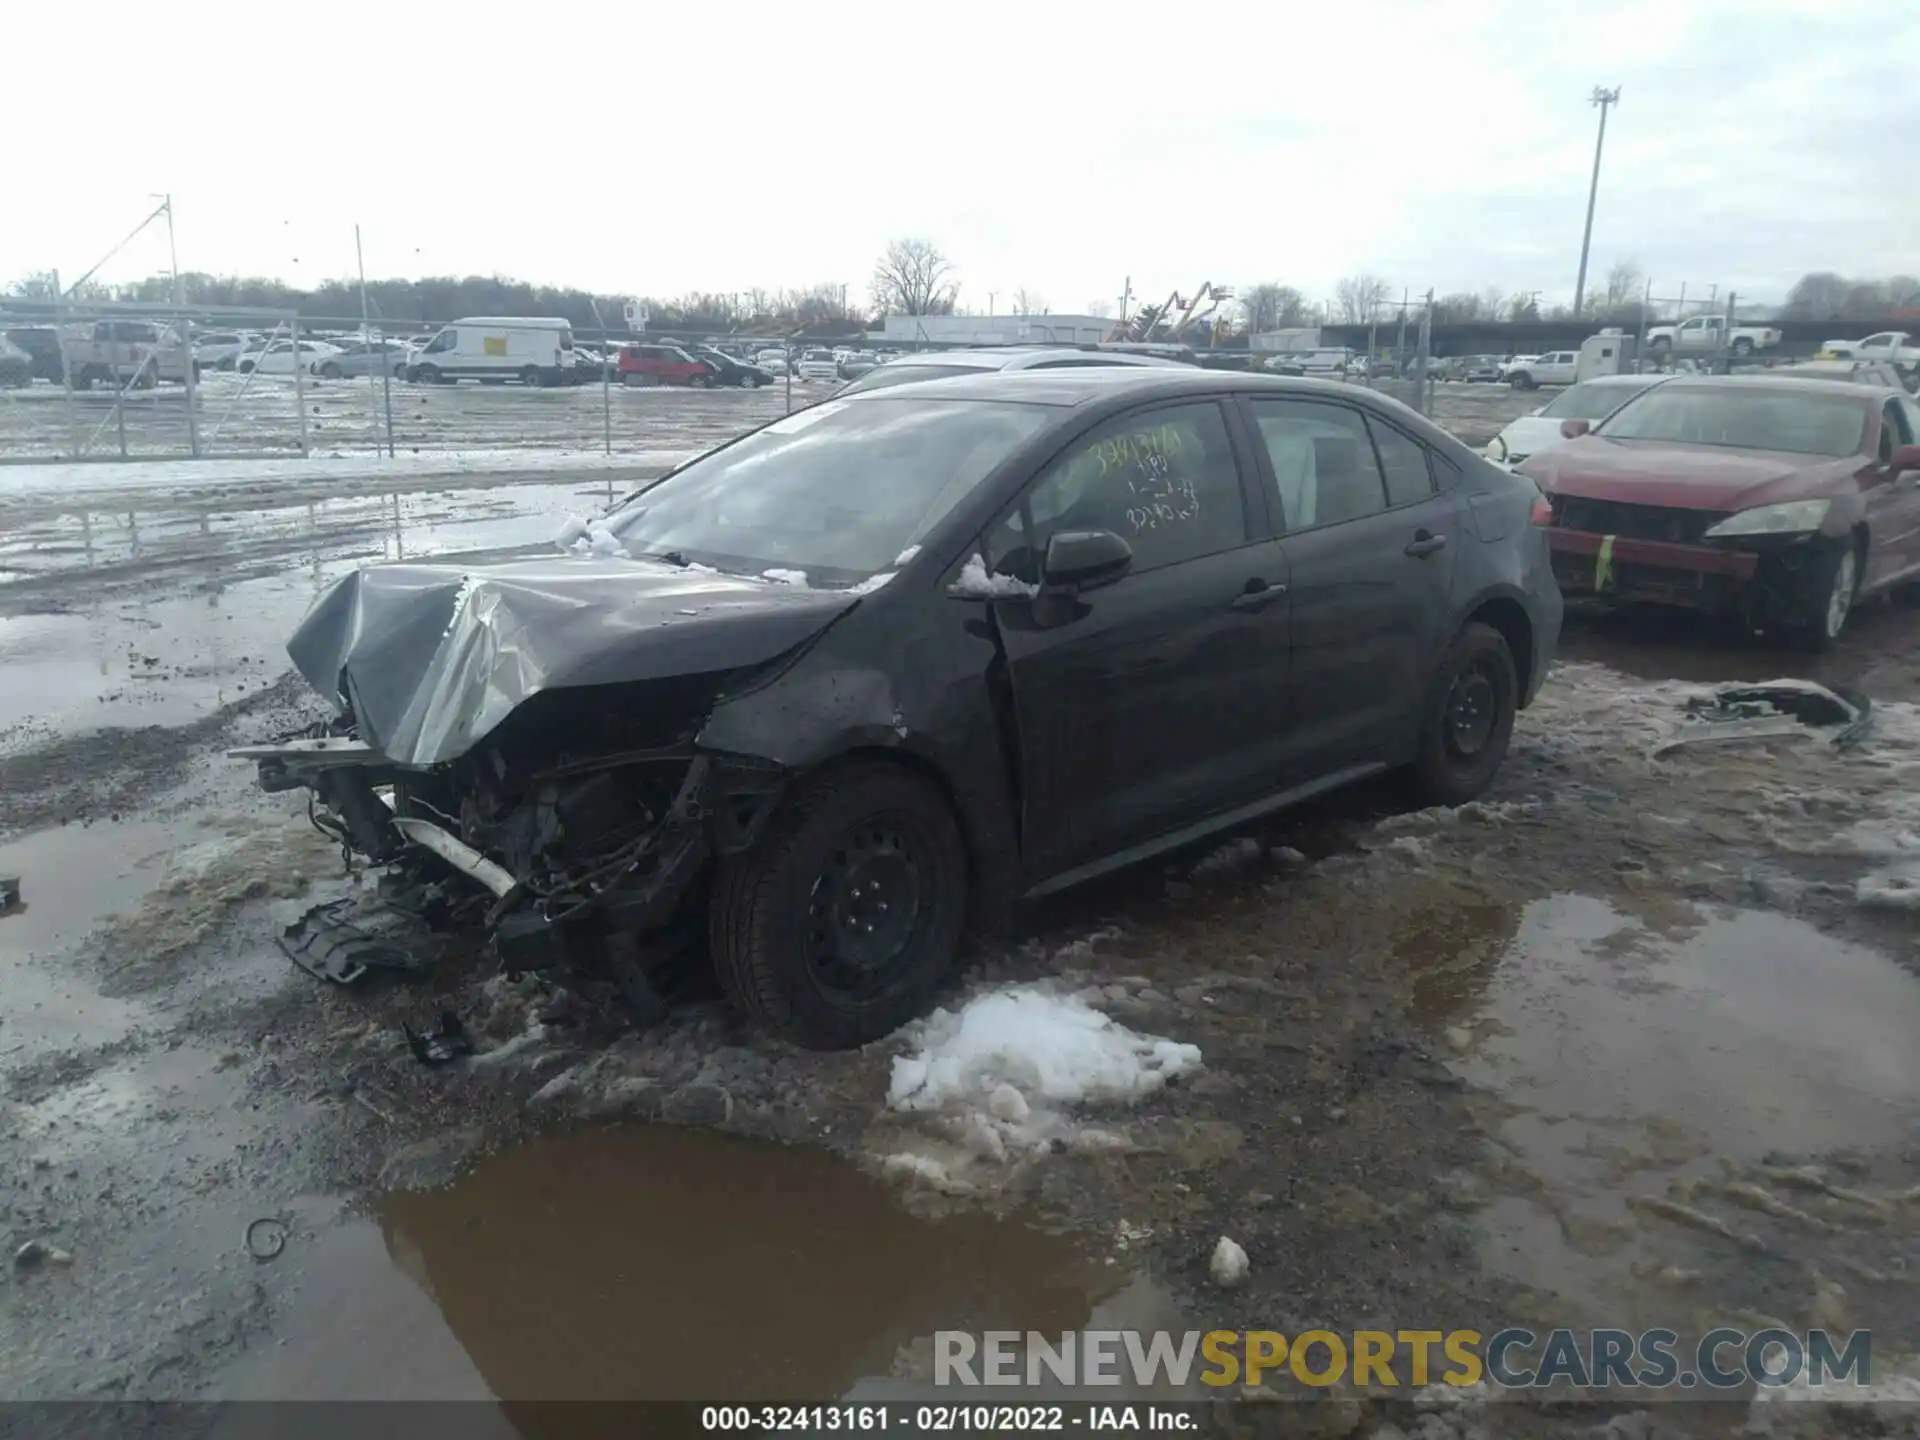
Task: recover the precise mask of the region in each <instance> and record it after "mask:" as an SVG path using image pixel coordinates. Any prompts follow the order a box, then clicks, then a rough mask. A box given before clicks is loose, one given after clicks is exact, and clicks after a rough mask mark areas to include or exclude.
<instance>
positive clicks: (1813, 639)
mask: <svg viewBox="0 0 1920 1440" xmlns="http://www.w3.org/2000/svg"><path fill="white" fill-rule="evenodd" d="M1562 433H1564V434H1566V435H1567V436H1569V439H1570V443H1568V444H1565V445H1559V446H1555V447H1554V448H1552V449H1550V450H1546V451H1543V452H1541V453H1540V454H1538V455H1535V456H1534V457H1533V458H1532V459H1530V460H1528V461H1527V462H1526V463H1525V464H1523V465H1521V466H1520V467H1519V469H1520V473H1521V474H1523V475H1526V476H1528V477H1530V478H1531V479H1532V480H1533V481H1534V482H1535V483H1536V484H1538V485H1539V487H1540V488H1541V490H1542V491H1544V492H1545V494H1546V496H1547V499H1548V500H1549V501H1550V502H1551V503H1552V507H1553V523H1552V527H1551V528H1550V529H1549V531H1548V541H1549V543H1550V545H1551V546H1552V549H1553V568H1554V576H1555V578H1556V579H1558V580H1559V582H1560V589H1561V592H1562V593H1563V594H1566V595H1569V596H1580V595H1597V596H1602V597H1606V598H1609V599H1617V600H1621V601H1653V602H1655V603H1660V604H1667V605H1681V606H1686V607H1688V608H1691V609H1699V610H1708V611H1714V612H1719V613H1725V614H1734V615H1738V616H1740V617H1742V618H1743V619H1745V620H1746V621H1748V622H1749V623H1751V624H1752V625H1754V626H1755V627H1757V628H1768V629H1775V630H1781V631H1786V632H1790V633H1792V634H1793V635H1795V636H1796V637H1797V638H1800V639H1802V640H1804V641H1805V642H1807V643H1809V644H1811V645H1813V646H1814V647H1815V648H1822V649H1824V648H1825V647H1826V646H1828V645H1830V644H1832V643H1833V641H1834V639H1835V638H1836V637H1838V635H1839V634H1840V631H1841V628H1842V627H1843V626H1844V625H1845V624H1846V621H1847V615H1848V612H1849V611H1850V610H1851V609H1852V608H1853V605H1854V602H1855V601H1856V600H1858V599H1860V598H1861V597H1862V596H1864V595H1870V594H1872V593H1874V592H1875V591H1878V590H1884V589H1886V588H1887V587H1889V586H1891V585H1896V584H1899V583H1901V582H1903V581H1910V580H1916V579H1920V443H1916V442H1920V405H1916V404H1915V403H1914V401H1913V399H1912V397H1910V396H1908V395H1907V394H1906V393H1905V392H1903V391H1900V390H1894V389H1890V388H1887V387H1883V386H1878V385H1853V384H1839V383H1835V382H1832V381H1823V380H1791V379H1780V378H1771V377H1767V376H1699V377H1681V378H1677V379H1674V380H1670V381H1668V382H1667V383H1666V384H1664V385H1659V386H1655V387H1654V388H1653V389H1651V390H1648V391H1646V392H1645V393H1644V394H1641V395H1638V396H1636V397H1635V398H1634V399H1632V400H1629V401H1628V402H1627V403H1626V404H1625V405H1623V406H1621V408H1620V409H1619V410H1617V411H1615V412H1614V413H1613V414H1612V415H1610V416H1608V417H1607V418H1606V419H1605V420H1603V421H1601V422H1600V423H1599V424H1598V425H1597V426H1592V427H1589V426H1588V423H1587V422H1586V421H1584V420H1569V421H1567V422H1565V424H1564V425H1563V427H1562Z"/></svg>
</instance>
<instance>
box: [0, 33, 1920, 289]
mask: <svg viewBox="0 0 1920 1440" xmlns="http://www.w3.org/2000/svg"><path fill="white" fill-rule="evenodd" d="M184 13H185V14H186V16H187V19H188V23H186V24H184V25H183V24H179V23H177V19H178V15H177V12H175V11H153V12H128V13H126V14H125V15H118V14H117V15H116V17H115V19H114V23H113V26H112V30H111V37H110V48H109V46H108V44H107V43H106V42H103V43H102V44H99V45H96V46H94V47H91V48H90V50H89V54H88V59H87V64H86V66H85V67H82V68H81V69H78V70H68V69H64V68H62V67H59V66H52V65H46V66H24V67H18V68H17V69H16V70H15V71H14V72H13V74H12V75H11V76H10V78H9V87H8V89H9V96H10V99H11V101H12V103H13V104H14V106H15V107H16V109H17V110H18V111H19V113H22V114H27V115H44V114H49V113H56V112H57V113H60V114H62V115H63V117H65V119H64V120H63V124H62V126H61V127H60V128H59V131H58V132H57V134H56V133H55V132H51V131H47V130H45V129H44V128H43V129H41V130H40V131H38V132H36V135H35V137H34V138H33V139H31V140H22V141H17V142H16V144H15V145H14V146H13V148H12V150H11V152H10V155H9V166H8V171H9V173H8V177H7V180H6V181H5V186H6V194H7V199H8V202H9V204H8V209H9V212H10V214H9V220H8V223H7V225H6V226H4V227H0V277H7V276H11V275H17V274H21V273H24V272H26V271H29V270H37V269H43V268H46V267H49V266H58V267H59V268H60V269H61V270H63V271H64V272H66V273H67V274H70V275H71V274H77V273H78V272H79V271H80V270H81V269H84V268H85V267H86V266H87V265H88V264H90V263H91V262H92V261H93V260H95V259H97V258H98V256H99V255H100V254H101V253H103V252H104V251H105V250H106V249H107V247H108V246H110V245H111V244H112V243H113V241H115V240H116V239H118V238H119V236H120V235H121V234H123V233H124V232H125V231H126V229H127V228H129V227H130V226H131V225H132V223H133V222H134V221H135V220H137V219H138V218H139V216H140V215H141V214H142V213H144V212H145V210H146V209H148V208H150V206H151V204H152V202H151V201H150V200H149V199H148V198H147V195H148V192H149V191H152V190H156V189H171V190H172V192H173V194H174V196H175V200H176V205H177V212H178V219H179V242H180V259H181V263H182V265H183V266H187V267H189V268H194V269H204V270H213V271H221V272H234V271H237V272H244V273H266V274H277V275H281V276H285V277H287V278H291V279H295V280H298V281H302V282H306V283H314V282H317V281H319V280H322V279H326V278H330V277H338V276H344V275H347V274H350V273H351V271H352V268H353V226H354V224H355V223H356V222H359V223H360V224H362V225H363V226H364V228H365V235H366V249H367V264H368V269H369V272H370V273H375V274H424V273H448V272H469V271H477V272H481V273H491V272H500V273H505V274H511V275H515V276H519V277H521V278H525V279H530V280H536V281H547V282H555V283H572V284H581V285H588V286H592V287H595V288H601V289H606V290H612V291H616V292H639V293H651V294H672V293H675V292H678V291H683V290H688V289H712V290H721V291H731V290H743V289H747V288H749V287H753V286H763V287H772V286H777V285H801V284H809V283H814V282H820V281H838V282H843V283H846V284H847V285H848V286H849V288H850V289H851V290H853V291H854V292H856V293H858V292H859V291H861V290H863V289H864V288H865V282H866V279H867V276H868V273H869V272H870V270H871V267H872V263H873V257H874V256H875V255H876V254H877V253H878V251H879V249H880V247H881V246H882V245H883V244H884V243H885V241H886V239H887V238H888V237H889V236H892V235H898V234H906V233H914V234H923V235H927V236H930V237H931V238H933V239H935V240H936V241H937V242H939V243H940V244H941V245H942V247H943V248H944V249H945V250H947V252H948V253H949V254H950V255H952V256H953V258H954V259H955V261H956V262H957V263H958V265H959V266H960V269H961V272H962V276H963V280H964V283H965V286H966V289H965V292H964V295H963V298H965V299H969V300H978V301H982V302H983V301H984V300H985V297H986V292H987V291H989V290H993V291H998V292H999V293H1000V294H1001V295H1003V296H1004V295H1007V294H1009V293H1010V292H1011V291H1012V290H1013V289H1014V288H1015V287H1017V286H1022V285H1025V286H1028V287H1031V288H1033V289H1036V290H1038V291H1040V292H1042V293H1044V294H1046V295H1048V296H1050V297H1052V298H1053V300H1054V302H1055V303H1056V304H1057V305H1060V306H1063V307H1065V306H1073V307H1078V306H1079V305H1081V304H1083V303H1085V301H1086V300H1088V299H1090V298H1092V297H1094V296H1098V295H1117V294H1118V293H1119V290H1120V287H1121V285H1122V283H1123V282H1124V281H1126V280H1127V279H1129V278H1131V281H1132V284H1133V288H1134V291H1135V293H1136V294H1144V295H1148V296H1152V297H1155V298H1157V297H1158V296H1159V295H1161V294H1164V293H1165V291H1166V290H1168V289H1171V288H1175V287H1178V288H1180V289H1181V290H1183V291H1190V290H1191V289H1192V288H1194V287H1195V286H1197V285H1198V284H1199V283H1200V281H1201V280H1203V279H1211V280H1214V281H1216V282H1219V283H1239V284H1247V283H1251V282H1253V281H1256V280H1260V279H1268V278H1272V279H1278V280H1281V281H1284V282H1286V283H1290V284H1294V285H1297V286H1299V287H1301V288H1302V289H1304V290H1306V291H1308V292H1309V293H1314V294H1326V293H1328V292H1329V291H1330V290H1331V289H1332V287H1333V284H1334V283H1335V281H1336V280H1337V279H1338V278H1339V277H1340V276H1341V275H1343V274H1347V273H1351V272H1353V271H1356V270H1361V269H1365V270H1370V271H1373V272H1375V273H1378V274H1380V275H1382V276H1384V277H1386V278H1387V279H1388V280H1389V281H1390V282H1391V283H1392V284H1394V285H1395V286H1396V287H1402V286H1404V287H1406V288H1408V289H1411V290H1413V291H1415V292H1418V291H1421V290H1424V289H1426V288H1427V287H1429V286H1431V287H1433V288H1435V289H1436V290H1441V291H1446V290H1456V289H1466V288H1470V289H1479V288H1482V287H1485V286H1488V285H1500V286H1502V287H1504V288H1507V289H1509V290H1522V289H1528V290H1530V289H1540V290H1543V291H1545V292H1547V294H1548V296H1549V297H1562V296H1565V295H1567V294H1569V293H1570V292H1571V290H1572V285H1573V272H1574V269H1575V265H1576V263H1577V260H1578V252H1579V242H1580V229H1581V222H1582V219H1583V217H1584V212H1585V205H1586V191H1587V180H1588V170H1589V166H1590V165H1591V162H1592V146H1593V131H1594V122H1595V115H1594V111H1593V109H1592V107H1591V106H1589V105H1588V104H1587V94H1588V91H1589V90H1590V89H1591V88H1592V87H1593V86H1594V85H1596V84H1605V85H1609V86H1611V85H1619V86H1621V87H1622V92H1623V93H1622V99H1621V103H1620V105H1619V107H1618V108H1617V109H1616V110H1615V111H1614V113H1613V115H1612V117H1611V119H1610V121H1609V128H1608V136H1607V154H1606V164H1605V167H1604V170H1603V174H1602V182H1601V190H1600V202H1599V208H1598V213H1597V216H1596V220H1595V225H1594V241H1593V249H1594V260H1593V267H1592V268H1593V270H1594V271H1596V272H1599V273H1604V271H1605V269H1606V267H1607V265H1609V264H1610V263H1612V261H1613V260H1615V259H1618V258H1622V257H1626V256H1632V257H1634V258H1636V259H1637V260H1638V261H1639V263H1640V265H1641V266H1642V268H1643V269H1644V270H1645V271H1646V272H1647V273H1648V274H1650V275H1652V276H1653V277H1654V279H1655V288H1656V290H1657V291H1664V290H1666V289H1668V288H1669V287H1672V288H1675V289H1677V287H1678V285H1679V284H1680V283H1681V282H1682V281H1684V282H1686V283H1687V284H1688V285H1689V286H1690V287H1692V288H1694V289H1695V290H1696V291H1697V290H1698V289H1701V288H1704V287H1705V286H1706V285H1707V284H1710V283H1712V284H1718V285H1720V286H1721V287H1722V289H1723V290H1724V289H1726V288H1734V289H1738V290H1740V291H1741V292H1743V293H1748V294H1751V295H1752V296H1753V297H1754V298H1756V299H1761V298H1778V297H1779V296H1780V295H1782V294H1784V292H1785V290H1786V288H1787V286H1788V285H1790V284H1791V283H1792V280H1793V278H1794V277H1795V276H1797V275H1798V274H1800V273H1802V272H1803V271H1806V270H1812V269H1833V270H1839V271H1841V272H1843V273H1850V274H1853V273H1857V274H1879V273H1886V272H1889V271H1894V270H1902V269H1905V270H1911V269H1912V268H1914V266H1913V260H1912V254H1911V246H1912V242H1913V238H1914V228H1913V223H1912V218H1911V200H1910V197H1909V196H1908V195H1907V194H1906V189H1907V186H1906V183H1905V182H1906V177H1907V176H1908V175H1909V174H1910V172H1911V171H1912V169H1913V159H1914V153H1913V151H1914V141H1913V139H1912V138H1911V137H1912V136H1913V135H1914V134H1915V133H1916V121H1920V90H1916V88H1915V87H1914V85H1913V83H1912V76H1911V73H1910V67H1908V68H1903V66H1906V57H1910V56H1911V55H1913V54H1915V53H1920V11H1915V10H1913V9H1912V8H1911V7H1901V6H1890V5H1886V4H1884V3H1867V0H1860V3H1852V0H1818V3H1811V0H1810V3H1790V0H1789V3H1783V0H1775V3H1766V0H1659V3H1629V4H1609V5H1605V6H1592V5H1581V4H1574V3H1569V0H1560V3H1553V0H1512V3H1508V0H1482V3H1477V4H1475V3H1468V0H1460V3H1456V4H1452V5H1447V6H1434V5H1430V4H1426V3H1423V0H1344V3H1342V4H1340V5H1338V6H1332V5H1327V6H1317V7H1313V8H1311V9H1307V8H1303V7H1297V6H1276V5H1272V4H1270V3H1268V4H1251V3H1248V4H1209V3H1205V0H1201V3H1191V4H1186V5H1182V6H1181V7H1179V11H1178V13H1177V14H1176V15H1172V16H1167V15H1162V14H1159V13H1157V12H1156V14H1155V15H1154V17H1153V19H1152V20H1151V22H1150V23H1148V22H1147V21H1145V19H1144V18H1143V17H1142V18H1134V12H1125V11H1121V12H1116V11H1114V10H1113V9H1112V8H1111V7H1107V6H1095V5H1092V4H1084V3H1067V0H1055V3H1049V4H1046V5H1035V4H1032V3H1030V0H1029V3H1025V4H1022V5H1013V4H1010V3H998V0H980V3H977V4H975V5H971V6H969V7H967V8H966V9H965V10H964V11H952V10H942V9H937V8H933V7H924V6H905V7H903V6H900V5H898V4H886V5H881V4H878V3H872V0H843V3H841V4H839V5H837V6H836V7H835V8H834V10H833V11H832V13H831V15H828V16H823V15H822V14H821V13H819V12H816V11H813V10H801V9H794V8H792V7H772V6H768V7H764V8H761V7H751V8H750V9H749V10H748V11H747V12H745V13H744V15H743V14H741V13H739V12H727V13H724V14H723V13H721V12H710V11H701V10H699V9H698V8H697V7H695V8H692V9H686V8H683V9H681V10H678V11H673V10H665V11H662V10H657V9H642V8H636V7H634V6H633V5H632V4H631V3H604V4H600V3H591V0H576V3H574V4H572V5H570V6H569V7H568V9H567V11H566V12H565V23H564V24H563V25H562V24H556V25H554V26H552V27H546V28H533V29H528V28H526V27H523V26H519V25H516V26H515V27H514V31H513V36H512V44H511V46H508V47H503V46H502V45H501V43H500V40H501V36H500V33H499V32H498V30H497V29H495V28H493V27H490V26H487V25H478V24H475V23H473V20H472V15H473V12H472V11H471V10H470V9H467V8H465V7H455V6H453V5H450V4H444V3H425V0H422V3H417V4H411V5H407V6H393V5H371V4H366V3H362V0H331V3H330V4H329V6H328V8H327V12H326V16H325V19H324V22H317V21H316V20H315V18H314V17H313V16H312V15H309V14H307V13H305V12H301V11H299V10H297V9H295V10H287V11H276V10H273V9H271V8H269V9H265V10H263V9H261V8H260V7H259V6H258V5H257V4H244V5H243V4H229V3H225V0H222V3H212V0H201V3H197V4H190V5H189V6H188V7H187V10H186V11H185V12H184ZM9 18H10V25H9V30H10V39H11V40H12V42H13V48H15V49H17V50H18V52H19V53H21V54H40V55H46V54H56V53H61V52H62V50H63V49H64V47H65V46H66V45H67V38H66V33H65V27H66V26H67V25H69V24H70V17H66V16H65V15H64V14H62V13H61V12H58V11H55V10H49V9H47V8H46V7H25V8H23V9H22V11H21V13H20V14H18V15H13V16H10V17H9ZM583 37H584V38H583ZM621 57H626V59H627V61H628V63H627V66H626V69H627V72H628V74H629V75H630V79H629V80H628V81H625V82H613V83H608V82H604V81H589V80H583V79H581V78H580V77H581V76H582V75H583V74H584V73H587V72H588V71H590V70H592V69H594V68H595V67H601V68H602V69H604V68H605V67H606V66H607V65H608V64H609V62H610V61H611V62H613V63H615V64H617V63H618V62H619V60H620V59H621ZM360 77H365V78H360ZM88 96H92V97H94V98H95V99H97V100H98V102H99V103H97V104H96V103H85V104H76V103H74V102H75V100H76V98H85V97H88ZM164 265H165V242H164V237H152V236H148V237H142V239H141V240H140V241H139V242H136V243H135V245H134V246H132V247H130V250H129V252H128V254H127V255H126V256H125V257H123V258H122V259H121V260H119V261H116V262H115V264H114V266H113V267H112V268H111V269H110V270H109V271H108V272H107V274H108V276H109V278H130V277H132V276H135V275H141V274H147V273H152V272H153V271H155V270H158V269H161V268H164Z"/></svg>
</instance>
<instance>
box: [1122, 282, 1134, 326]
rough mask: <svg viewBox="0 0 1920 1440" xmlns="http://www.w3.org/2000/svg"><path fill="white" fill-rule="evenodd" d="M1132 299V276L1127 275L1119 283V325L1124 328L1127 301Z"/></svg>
mask: <svg viewBox="0 0 1920 1440" xmlns="http://www.w3.org/2000/svg"><path fill="white" fill-rule="evenodd" d="M1132 299H1133V277H1132V276H1131V275H1129V276H1127V278H1126V279H1125V280H1123V281H1122V282H1121V284H1120V326H1121V328H1122V329H1125V328H1126V324H1127V302H1128V301H1130V300H1132Z"/></svg>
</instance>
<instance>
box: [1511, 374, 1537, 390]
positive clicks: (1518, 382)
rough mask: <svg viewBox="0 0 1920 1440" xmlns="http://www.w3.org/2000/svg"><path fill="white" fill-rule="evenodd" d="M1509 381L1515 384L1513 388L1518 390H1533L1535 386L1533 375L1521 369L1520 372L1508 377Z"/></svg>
mask: <svg viewBox="0 0 1920 1440" xmlns="http://www.w3.org/2000/svg"><path fill="white" fill-rule="evenodd" d="M1507 383H1508V384H1509V385H1511V386H1513V388H1514V389H1516V390H1531V389H1533V388H1534V385H1533V377H1532V376H1531V375H1529V374H1527V373H1526V371H1524V370H1522V371H1520V372H1519V373H1518V374H1515V375H1511V376H1509V377H1508V378H1507Z"/></svg>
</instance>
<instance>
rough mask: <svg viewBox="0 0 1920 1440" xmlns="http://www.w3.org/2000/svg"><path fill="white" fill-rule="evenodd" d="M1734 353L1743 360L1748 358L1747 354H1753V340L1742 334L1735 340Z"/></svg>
mask: <svg viewBox="0 0 1920 1440" xmlns="http://www.w3.org/2000/svg"><path fill="white" fill-rule="evenodd" d="M1733 353H1734V354H1736V355H1738V356H1739V357H1740V358H1741V359H1743V360H1744V359H1746V357H1747V356H1749V355H1751V354H1753V341H1751V340H1750V339H1748V338H1747V337H1746V336H1745V335H1742V336H1741V337H1740V338H1739V339H1738V340H1735V341H1734V342H1733Z"/></svg>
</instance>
